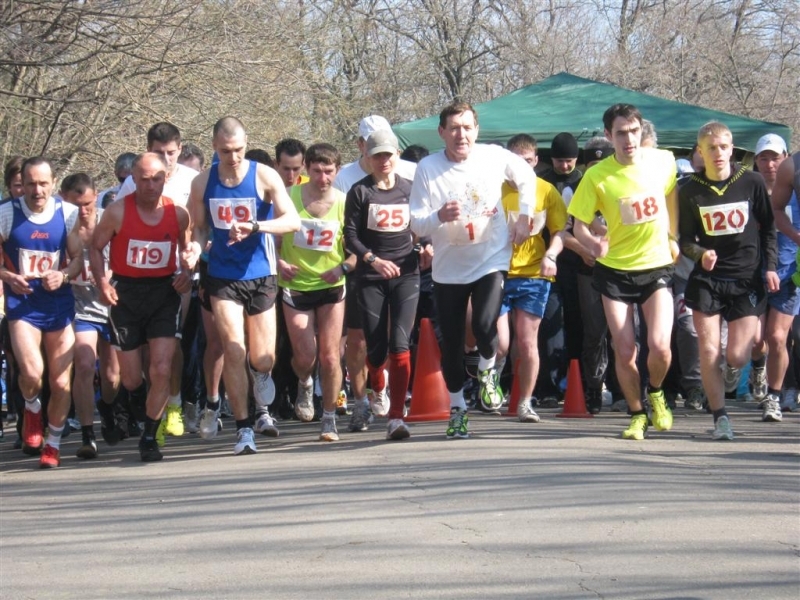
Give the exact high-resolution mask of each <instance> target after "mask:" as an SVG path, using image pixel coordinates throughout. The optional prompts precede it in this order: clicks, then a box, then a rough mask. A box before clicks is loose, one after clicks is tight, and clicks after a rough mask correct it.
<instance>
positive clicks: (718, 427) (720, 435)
mask: <svg viewBox="0 0 800 600" xmlns="http://www.w3.org/2000/svg"><path fill="white" fill-rule="evenodd" d="M711 438H712V439H715V440H728V441H730V440H732V439H733V429H732V428H731V421H730V419H728V417H727V416H726V415H722V416H721V417H720V418H719V419H717V422H716V423H715V424H714V432H713V433H712V434H711Z"/></svg>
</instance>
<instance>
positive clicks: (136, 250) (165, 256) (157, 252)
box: [110, 193, 180, 277]
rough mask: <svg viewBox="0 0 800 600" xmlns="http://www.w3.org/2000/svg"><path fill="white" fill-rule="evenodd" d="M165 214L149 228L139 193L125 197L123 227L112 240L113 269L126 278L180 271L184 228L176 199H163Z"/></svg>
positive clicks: (163, 197) (169, 273) (170, 273)
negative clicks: (138, 204)
mask: <svg viewBox="0 0 800 600" xmlns="http://www.w3.org/2000/svg"><path fill="white" fill-rule="evenodd" d="M161 200H162V201H163V203H164V215H163V217H162V218H161V221H160V222H159V223H158V225H148V224H147V223H145V222H144V221H142V218H141V217H140V216H139V211H138V210H137V209H136V194H135V193H134V194H130V195H129V196H125V199H124V202H125V214H124V215H123V217H122V228H121V230H120V232H119V233H117V235H115V236H114V237H113V238H111V253H110V259H111V270H112V271H113V272H114V273H116V274H117V275H122V276H123V277H168V276H170V275H172V274H173V273H175V271H177V270H178V261H177V246H178V236H179V235H180V227H179V226H178V215H177V214H176V213H175V205H174V204H173V203H172V200H170V199H169V198H166V197H165V196H162V197H161Z"/></svg>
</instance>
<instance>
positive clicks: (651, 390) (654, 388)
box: [647, 383, 663, 394]
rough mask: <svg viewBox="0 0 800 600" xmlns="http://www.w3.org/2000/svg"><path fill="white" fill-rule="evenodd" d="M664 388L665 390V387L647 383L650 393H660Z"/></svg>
mask: <svg viewBox="0 0 800 600" xmlns="http://www.w3.org/2000/svg"><path fill="white" fill-rule="evenodd" d="M662 390H663V388H662V387H661V386H659V387H656V386H654V385H651V384H649V383H648V384H647V393H648V394H658V393H659V392H660V391H662Z"/></svg>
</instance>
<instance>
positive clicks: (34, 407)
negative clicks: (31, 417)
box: [25, 396, 42, 415]
mask: <svg viewBox="0 0 800 600" xmlns="http://www.w3.org/2000/svg"><path fill="white" fill-rule="evenodd" d="M25 410H29V411H31V412H32V413H33V414H35V415H36V414H39V412H40V411H41V410H42V401H41V400H39V396H35V397H34V398H33V399H32V400H28V399H27V398H25Z"/></svg>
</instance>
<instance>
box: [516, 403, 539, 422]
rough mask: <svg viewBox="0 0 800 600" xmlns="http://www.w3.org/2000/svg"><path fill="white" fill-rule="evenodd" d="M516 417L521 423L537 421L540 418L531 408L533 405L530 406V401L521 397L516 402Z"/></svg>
mask: <svg viewBox="0 0 800 600" xmlns="http://www.w3.org/2000/svg"><path fill="white" fill-rule="evenodd" d="M517 418H518V419H519V420H520V422H522V423H538V422H539V421H540V420H541V419H540V418H539V415H537V414H536V411H535V410H533V407H531V401H530V400H523V399H522V398H520V400H519V404H517Z"/></svg>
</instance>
